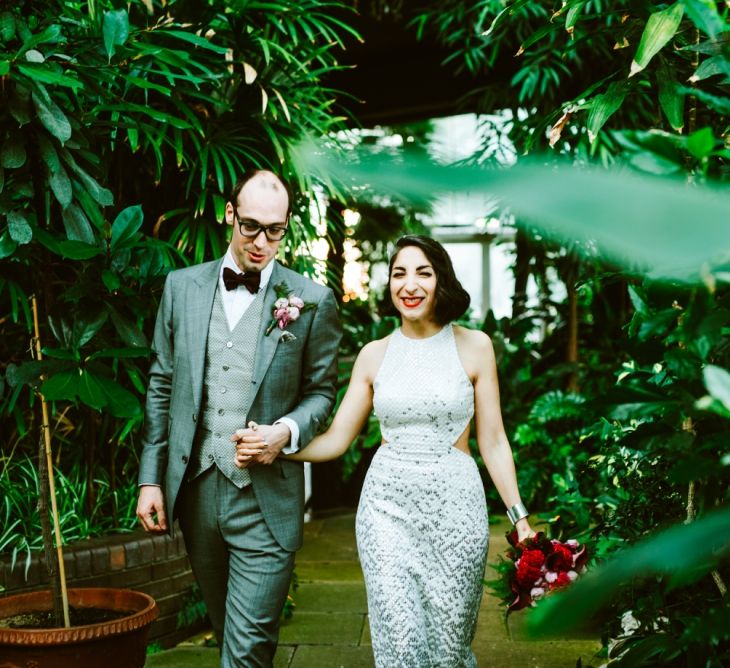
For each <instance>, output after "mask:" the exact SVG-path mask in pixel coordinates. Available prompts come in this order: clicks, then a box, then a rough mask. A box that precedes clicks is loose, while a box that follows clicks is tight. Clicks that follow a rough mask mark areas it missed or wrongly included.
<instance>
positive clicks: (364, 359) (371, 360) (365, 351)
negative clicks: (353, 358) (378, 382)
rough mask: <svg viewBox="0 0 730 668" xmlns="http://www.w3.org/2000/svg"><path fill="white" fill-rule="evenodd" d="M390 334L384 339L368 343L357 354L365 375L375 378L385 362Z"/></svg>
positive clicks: (358, 363)
mask: <svg viewBox="0 0 730 668" xmlns="http://www.w3.org/2000/svg"><path fill="white" fill-rule="evenodd" d="M389 341H390V335H388V336H385V337H383V338H382V339H375V341H370V343H366V344H365V345H364V346H363V347H362V350H360V352H359V353H358V356H357V365H358V366H359V367H360V368H361V369H362V371H363V372H364V373H365V375H366V376H367V377H368V378H369V379H370V380H372V379H374V378H375V376H376V374H377V373H378V369H380V365H381V364H382V363H383V358H384V357H385V351H386V350H387V349H388V342H389Z"/></svg>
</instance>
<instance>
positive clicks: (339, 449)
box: [236, 343, 377, 466]
mask: <svg viewBox="0 0 730 668" xmlns="http://www.w3.org/2000/svg"><path fill="white" fill-rule="evenodd" d="M373 353H376V354H373ZM376 362H377V349H376V348H375V347H374V346H373V344H372V343H370V344H368V345H366V346H365V347H364V348H363V349H362V350H361V351H360V354H359V355H358V356H357V359H356V360H355V365H354V366H353V369H352V375H351V377H350V384H349V386H348V388H347V392H346V393H345V397H344V398H343V400H342V403H341V404H340V407H339V409H338V410H337V414H336V415H335V417H334V420H333V421H332V424H331V425H330V426H329V428H328V429H327V431H325V432H324V433H322V434H320V435H319V436H316V437H315V438H314V439H313V440H312V441H311V442H310V443H309V445H307V447H306V448H303V449H302V450H299V451H298V452H295V453H293V454H291V455H279V457H281V458H282V459H289V460H292V461H297V462H326V461H329V460H331V459H336V458H337V457H339V456H340V455H342V454H344V452H345V451H346V450H347V448H348V447H349V446H350V443H352V441H354V440H355V438H356V437H357V435H358V434H359V433H360V430H361V429H362V427H363V425H364V424H365V421H366V420H367V419H368V416H369V415H370V411H371V410H372V408H373V389H372V379H373V378H374V374H373V373H372V371H373V369H372V366H373V364H374V363H376ZM247 439H249V440H247ZM257 440H258V437H257V436H256V435H255V434H254V435H252V436H251V437H244V438H243V439H241V440H240V441H238V443H237V444H236V463H237V464H238V465H239V466H241V465H243V466H245V465H246V463H247V461H248V460H249V459H250V458H251V457H252V456H255V455H256V453H257V451H258V450H257V448H258V445H257V443H256V441H257Z"/></svg>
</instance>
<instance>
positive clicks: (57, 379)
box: [41, 368, 81, 401]
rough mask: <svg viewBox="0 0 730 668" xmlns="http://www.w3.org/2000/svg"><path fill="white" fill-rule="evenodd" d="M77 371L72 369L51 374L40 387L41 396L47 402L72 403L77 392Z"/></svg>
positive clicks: (78, 377)
mask: <svg viewBox="0 0 730 668" xmlns="http://www.w3.org/2000/svg"><path fill="white" fill-rule="evenodd" d="M80 378H81V376H80V374H79V369H78V368H74V369H71V370H66V371H59V372H57V373H55V374H53V375H52V376H51V377H50V378H49V379H48V380H46V381H44V383H43V384H42V385H41V394H42V395H43V397H44V399H47V400H48V401H62V400H65V401H73V400H74V399H76V395H77V394H78V392H79V380H80Z"/></svg>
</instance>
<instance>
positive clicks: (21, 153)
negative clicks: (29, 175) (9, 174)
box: [0, 133, 26, 169]
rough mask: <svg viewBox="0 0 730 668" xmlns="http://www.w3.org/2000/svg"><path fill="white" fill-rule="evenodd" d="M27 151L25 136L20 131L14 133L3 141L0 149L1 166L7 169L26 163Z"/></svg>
mask: <svg viewBox="0 0 730 668" xmlns="http://www.w3.org/2000/svg"><path fill="white" fill-rule="evenodd" d="M25 160H26V153H25V145H24V143H23V136H22V135H21V134H20V133H12V134H10V136H9V137H8V138H7V139H6V140H5V142H4V143H3V146H2V149H0V166H2V167H6V168H7V169H17V168H18V167H22V166H23V165H24V164H25Z"/></svg>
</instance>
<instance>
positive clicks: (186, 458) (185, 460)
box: [182, 455, 188, 464]
mask: <svg viewBox="0 0 730 668" xmlns="http://www.w3.org/2000/svg"><path fill="white" fill-rule="evenodd" d="M182 461H183V464H187V463H188V456H187V455H183V456H182Z"/></svg>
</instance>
